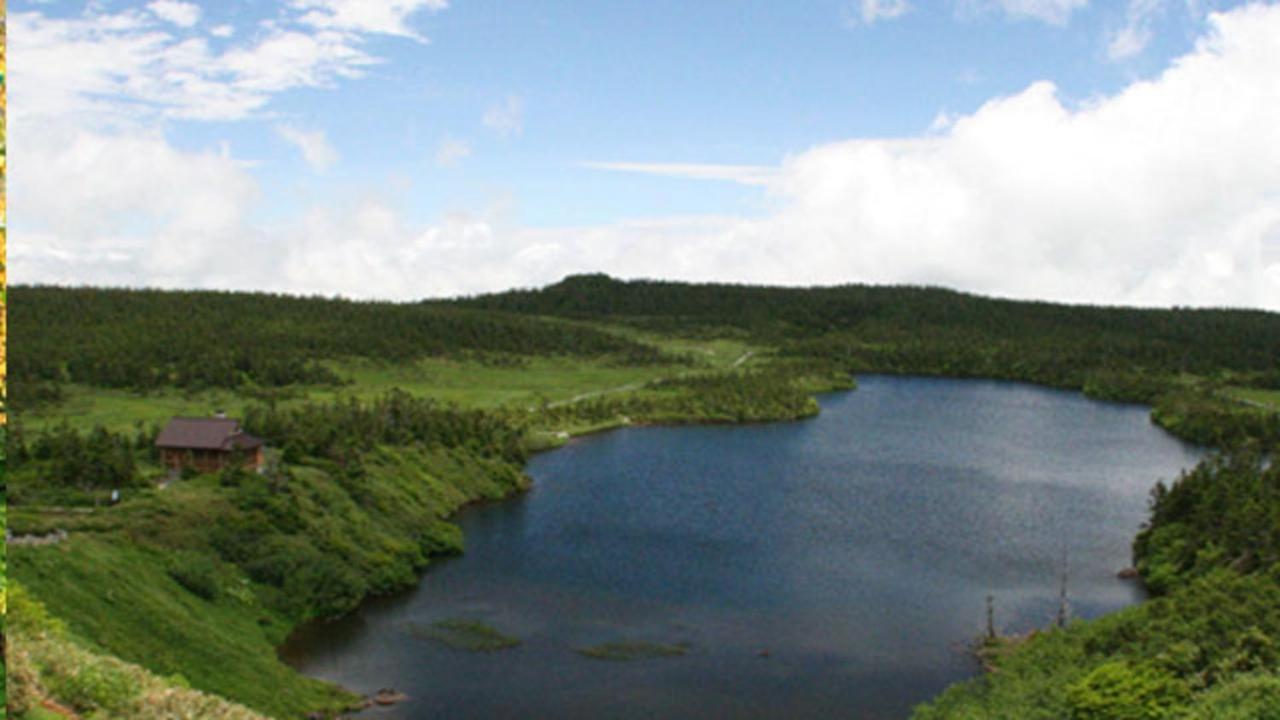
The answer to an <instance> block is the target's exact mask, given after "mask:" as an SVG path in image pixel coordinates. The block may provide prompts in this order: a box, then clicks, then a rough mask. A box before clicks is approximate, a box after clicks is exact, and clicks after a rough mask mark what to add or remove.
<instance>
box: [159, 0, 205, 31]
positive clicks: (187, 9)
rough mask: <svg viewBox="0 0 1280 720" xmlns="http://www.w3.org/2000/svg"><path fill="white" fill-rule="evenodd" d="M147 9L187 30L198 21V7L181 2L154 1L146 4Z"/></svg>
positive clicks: (174, 0)
mask: <svg viewBox="0 0 1280 720" xmlns="http://www.w3.org/2000/svg"><path fill="white" fill-rule="evenodd" d="M147 9H148V10H150V11H151V12H152V13H153V14H154V15H155V16H156V17H158V18H160V19H161V20H166V21H168V22H171V23H173V24H174V25H177V26H178V27H184V28H189V27H191V26H192V25H195V24H196V23H197V22H198V21H199V20H200V6H199V5H196V4H194V3H188V2H182V1H181V0H154V2H150V3H147Z"/></svg>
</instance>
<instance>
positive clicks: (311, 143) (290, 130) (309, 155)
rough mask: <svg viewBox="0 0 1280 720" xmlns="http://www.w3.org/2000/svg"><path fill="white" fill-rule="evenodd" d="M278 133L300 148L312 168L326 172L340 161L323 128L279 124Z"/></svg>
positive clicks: (304, 158) (286, 140) (303, 157)
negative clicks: (302, 127)
mask: <svg viewBox="0 0 1280 720" xmlns="http://www.w3.org/2000/svg"><path fill="white" fill-rule="evenodd" d="M276 134H278V135H279V136H280V137H281V138H283V139H284V140H285V142H288V143H289V144H290V145H293V146H294V147H296V148H298V150H300V151H301V152H302V159H303V160H305V161H306V162H307V165H309V166H310V167H311V169H312V170H315V171H317V172H324V171H325V170H328V169H329V167H330V166H332V165H333V164H334V163H335V162H337V161H338V151H337V150H334V149H333V146H332V145H330V144H329V140H328V138H326V137H325V134H324V131H323V130H302V129H300V128H296V127H293V126H292V125H277V126H276Z"/></svg>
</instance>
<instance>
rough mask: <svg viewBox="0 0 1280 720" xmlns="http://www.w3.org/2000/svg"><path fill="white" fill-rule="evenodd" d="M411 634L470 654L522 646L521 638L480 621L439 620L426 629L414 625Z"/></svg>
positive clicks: (461, 619)
mask: <svg viewBox="0 0 1280 720" xmlns="http://www.w3.org/2000/svg"><path fill="white" fill-rule="evenodd" d="M409 632H411V633H413V635H414V637H419V638H423V639H425V640H435V641H437V642H441V643H444V644H445V645H448V646H449V647H451V648H453V649H455V650H466V651H468V652H496V651H498V650H508V649H510V648H513V647H518V646H519V645H520V638H517V637H513V636H511V635H506V634H504V633H502V632H500V631H499V630H497V629H496V628H493V627H491V626H489V625H486V624H484V623H482V622H480V621H479V620H470V619H467V618H447V619H445V620H437V621H435V622H433V623H431V624H430V625H427V626H425V627H424V626H421V625H416V624H414V625H411V626H410V627H409Z"/></svg>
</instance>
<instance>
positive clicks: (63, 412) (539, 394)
mask: <svg viewBox="0 0 1280 720" xmlns="http://www.w3.org/2000/svg"><path fill="white" fill-rule="evenodd" d="M629 334H631V335H635V336H637V339H643V340H644V341H645V342H649V343H651V344H654V345H656V346H658V347H660V348H661V349H662V350H664V351H667V352H671V353H679V354H681V355H685V356H687V357H689V358H690V360H691V361H692V363H693V364H692V365H685V364H668V365H640V366H636V365H623V364H619V363H612V362H609V361H602V360H584V359H581V358H572V357H532V358H527V359H522V360H521V361H520V362H519V363H518V364H517V363H513V364H510V365H502V364H496V363H493V362H484V361H481V360H452V359H447V358H426V359H422V360H418V361H415V362H412V363H386V362H379V361H375V360H369V359H363V358H355V359H350V360H345V361H341V362H329V363H327V365H328V366H329V367H330V368H331V369H333V370H334V371H335V372H337V373H338V375H340V376H341V377H343V378H346V379H349V380H350V381H351V384H350V385H345V386H342V387H310V388H290V389H289V390H288V391H286V392H285V393H283V397H284V399H283V402H285V403H289V402H303V401H304V400H307V399H311V400H319V401H328V400H332V399H333V398H335V397H339V396H351V397H357V398H361V399H368V398H372V397H376V396H379V395H382V394H383V393H385V392H386V391H388V390H391V389H392V388H400V389H402V390H405V391H407V392H409V393H411V394H413V395H417V396H420V397H431V398H437V399H439V400H442V401H445V402H453V403H457V404H459V405H462V406H466V407H478V408H493V407H499V406H507V407H514V408H523V409H530V408H536V407H538V406H540V405H542V404H544V403H547V404H550V403H564V402H572V401H575V400H578V399H585V398H588V397H593V396H595V395H596V394H601V393H608V392H610V391H616V390H620V389H628V388H634V387H638V386H640V385H643V384H644V383H646V382H649V381H652V380H658V379H662V378H666V377H673V376H676V375H679V374H681V373H685V372H688V371H690V370H691V369H715V368H727V367H730V366H734V364H735V363H739V364H738V367H750V366H752V364H753V363H755V362H758V359H759V356H760V352H761V349H759V348H753V347H751V346H749V345H747V344H746V343H743V342H740V341H737V340H731V339H708V340H696V339H685V338H659V337H657V336H652V335H642V334H640V333H635V332H632V333H629ZM64 392H65V397H66V399H65V400H64V401H62V402H60V403H59V404H57V405H56V406H51V407H48V408H42V409H41V410H39V411H35V412H23V413H21V414H20V416H19V418H20V422H21V424H22V425H23V427H24V428H26V429H28V430H33V431H34V430H40V429H42V428H45V427H49V426H53V425H57V424H59V423H62V422H66V423H68V424H69V425H71V426H72V427H73V428H76V429H77V430H88V429H91V428H93V427H94V426H96V425H101V426H103V427H106V428H107V429H109V430H113V431H116V432H120V431H125V430H131V429H133V428H136V427H137V426H138V425H139V424H142V425H144V426H150V425H161V426H162V425H163V424H164V423H165V422H167V421H168V420H169V418H172V417H174V416H181V415H188V416H196V417H203V416H207V415H210V414H211V413H213V412H214V411H215V410H225V411H226V412H228V413H230V414H232V415H236V414H238V413H240V412H241V410H242V409H243V408H244V406H245V405H246V404H248V403H251V402H253V401H254V400H253V398H252V397H251V396H250V395H248V394H241V393H236V392H233V391H230V390H202V391H197V392H188V391H183V390H179V389H176V388H168V389H165V390H162V391H157V392H149V393H145V394H143V393H136V392H131V391H128V390H115V389H106V388H93V387H87V386H83V385H66V386H65V387H64Z"/></svg>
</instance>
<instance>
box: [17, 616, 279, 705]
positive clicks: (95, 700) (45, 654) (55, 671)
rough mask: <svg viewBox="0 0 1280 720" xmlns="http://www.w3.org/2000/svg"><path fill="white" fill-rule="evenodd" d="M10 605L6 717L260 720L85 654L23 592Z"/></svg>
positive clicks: (178, 684)
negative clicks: (10, 691)
mask: <svg viewBox="0 0 1280 720" xmlns="http://www.w3.org/2000/svg"><path fill="white" fill-rule="evenodd" d="M13 607H14V612H15V613H16V615H15V620H16V622H15V624H14V626H13V628H12V629H11V632H10V633H9V635H8V638H7V640H8V652H7V659H8V665H9V667H8V669H9V672H10V673H11V674H12V675H13V677H14V678H15V679H17V680H18V682H16V683H15V685H16V687H17V689H18V690H19V692H18V693H15V696H14V697H13V698H12V701H13V702H12V703H11V704H10V705H9V709H10V714H9V717H13V718H17V719H18V720H46V719H49V718H63V717H65V715H64V714H63V712H64V711H74V712H78V713H81V714H84V715H87V716H90V717H103V716H106V717H128V718H135V719H137V720H169V719H172V718H202V719H205V720H265V718H264V716H263V715H261V714H259V713H256V712H253V711H252V710H249V709H248V708H246V707H244V706H241V705H237V704H234V703H230V702H227V701H226V700H223V699H221V698H219V697H217V696H213V695H209V694H207V693H202V692H200V691H198V690H192V689H190V688H189V687H187V684H186V681H185V680H184V679H182V678H179V677H167V678H166V677H161V676H158V675H156V674H155V673H152V672H150V671H148V670H145V669H143V668H141V667H139V666H137V665H134V664H131V663H126V662H123V661H121V660H119V659H118V658H113V657H109V656H104V655H102V654H100V653H96V652H93V651H92V650H89V649H86V648H85V647H84V645H83V644H82V643H79V642H76V641H75V640H74V639H73V638H72V637H71V636H70V635H69V633H68V632H67V630H66V627H65V626H64V625H63V624H62V623H60V622H58V621H56V620H54V619H53V618H51V617H50V616H49V615H48V613H47V611H46V610H45V608H44V607H43V606H42V605H41V604H40V603H38V602H36V601H35V600H33V599H31V598H30V596H29V595H28V594H26V593H25V592H22V591H18V592H16V593H15V594H14V603H13ZM55 696H56V697H59V698H60V699H61V700H62V702H58V701H55V700H53V698H54V697H55Z"/></svg>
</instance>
